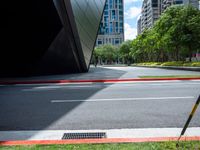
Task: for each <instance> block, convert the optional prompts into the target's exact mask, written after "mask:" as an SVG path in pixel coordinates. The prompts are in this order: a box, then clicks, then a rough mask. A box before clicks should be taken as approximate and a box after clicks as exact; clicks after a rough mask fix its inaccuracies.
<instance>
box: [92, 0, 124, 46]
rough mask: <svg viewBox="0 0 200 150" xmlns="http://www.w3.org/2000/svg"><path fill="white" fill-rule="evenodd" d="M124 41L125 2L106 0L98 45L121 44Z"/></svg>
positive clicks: (121, 0)
mask: <svg viewBox="0 0 200 150" xmlns="http://www.w3.org/2000/svg"><path fill="white" fill-rule="evenodd" d="M123 41H124V2H123V0H106V4H105V8H104V13H103V17H102V20H101V24H100V28H99V33H98V37H97V40H96V46H100V45H104V44H112V45H119V44H121V43H122V42H123Z"/></svg>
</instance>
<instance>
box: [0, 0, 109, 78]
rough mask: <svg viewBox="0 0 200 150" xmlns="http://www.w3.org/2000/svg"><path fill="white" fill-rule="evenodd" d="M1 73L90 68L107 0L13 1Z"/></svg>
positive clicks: (8, 4) (6, 5) (6, 4)
mask: <svg viewBox="0 0 200 150" xmlns="http://www.w3.org/2000/svg"><path fill="white" fill-rule="evenodd" d="M1 5H2V7H3V11H4V13H3V14H4V16H5V17H3V21H2V22H3V23H2V24H3V27H2V28H1V36H2V37H3V40H1V55H0V76H16V75H17V76H18V75H19V76H23V75H25V76H26V75H38V74H39V75H41V74H61V73H75V72H87V71H88V69H89V65H90V60H91V56H92V51H93V49H94V46H95V41H96V38H97V33H98V29H99V24H100V21H101V17H102V13H103V10H104V5H105V0H20V1H16V0H9V1H3V4H1Z"/></svg>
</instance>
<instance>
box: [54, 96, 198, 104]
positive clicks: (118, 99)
mask: <svg viewBox="0 0 200 150" xmlns="http://www.w3.org/2000/svg"><path fill="white" fill-rule="evenodd" d="M193 98H195V97H194V96H185V97H143V98H110V99H85V100H84V99H79V100H70V99H69V100H51V103H73V102H105V101H138V100H172V99H193Z"/></svg>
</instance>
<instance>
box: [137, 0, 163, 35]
mask: <svg viewBox="0 0 200 150" xmlns="http://www.w3.org/2000/svg"><path fill="white" fill-rule="evenodd" d="M160 6H161V3H160V0H144V1H143V4H142V14H141V31H142V32H143V31H144V30H145V29H149V28H151V27H152V26H153V24H154V22H155V21H156V20H157V19H158V18H159V16H160V13H161V10H160V9H161V7H160Z"/></svg>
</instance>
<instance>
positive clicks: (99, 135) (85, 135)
mask: <svg viewBox="0 0 200 150" xmlns="http://www.w3.org/2000/svg"><path fill="white" fill-rule="evenodd" d="M102 138H106V133H105V132H95V133H64V135H63V137H62V139H63V140H65V139H102Z"/></svg>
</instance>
